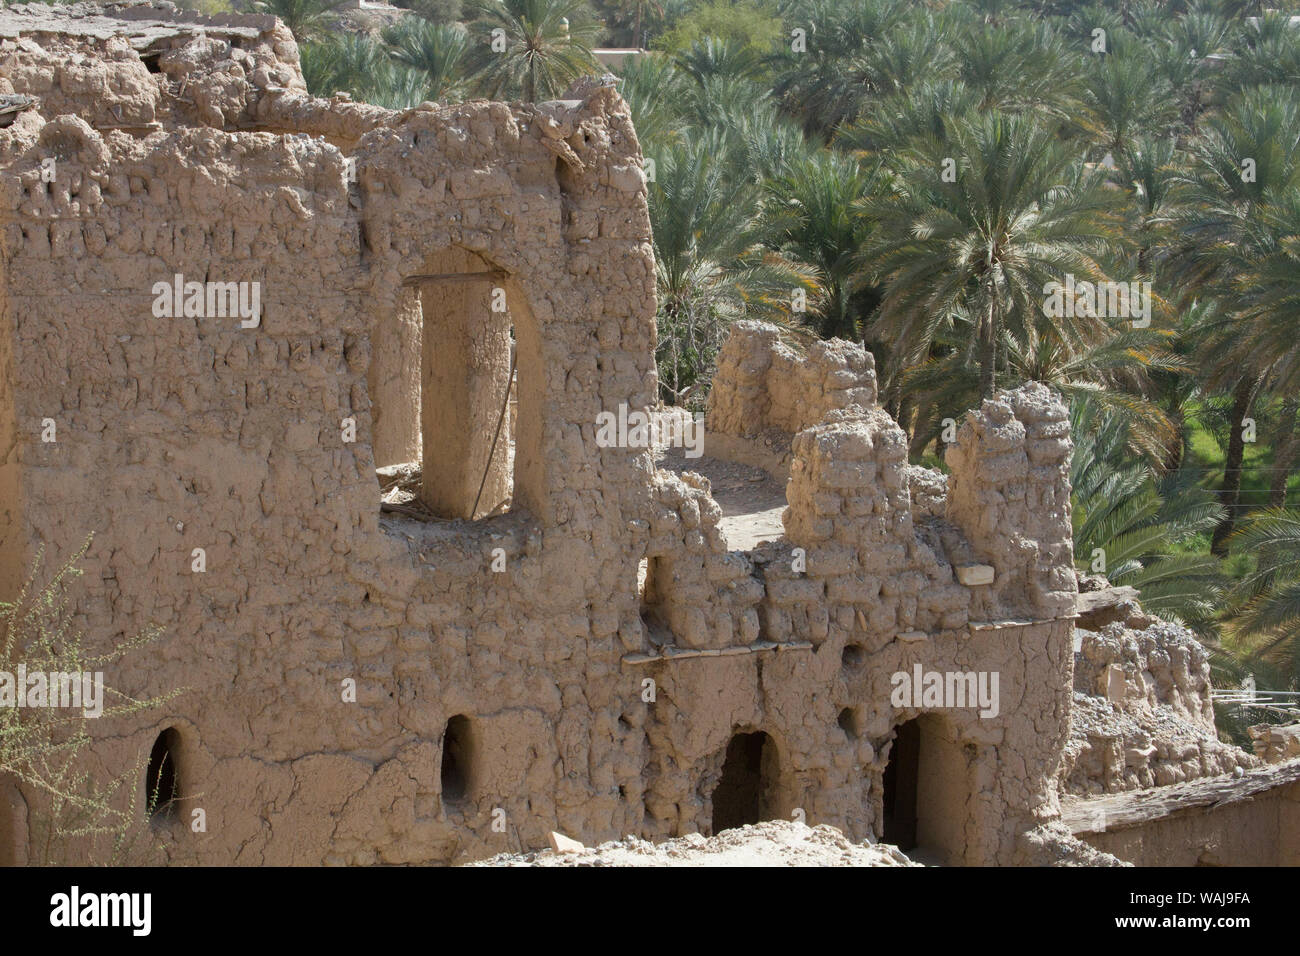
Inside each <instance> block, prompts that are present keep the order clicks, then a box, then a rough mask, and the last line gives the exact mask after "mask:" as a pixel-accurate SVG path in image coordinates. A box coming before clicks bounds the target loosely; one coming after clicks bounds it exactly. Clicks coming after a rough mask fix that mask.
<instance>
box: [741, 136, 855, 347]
mask: <svg viewBox="0 0 1300 956" xmlns="http://www.w3.org/2000/svg"><path fill="white" fill-rule="evenodd" d="M879 180H880V177H879V173H878V171H877V170H875V169H871V168H868V167H866V166H864V165H862V164H860V163H859V162H857V161H856V160H854V159H852V158H849V157H842V156H840V155H837V154H836V153H833V152H829V151H827V150H821V151H818V152H817V153H814V154H812V155H810V156H807V157H805V158H801V159H798V160H795V161H794V162H791V163H789V164H788V165H787V166H786V167H785V169H783V170H782V171H780V172H779V173H777V174H776V175H775V176H773V177H771V178H770V179H767V180H766V181H765V184H764V189H765V193H766V197H767V201H766V202H765V203H764V207H763V208H764V211H763V215H762V216H761V218H760V223H759V228H760V229H761V230H762V231H763V233H764V235H765V237H766V238H767V241H768V242H769V243H770V244H772V245H773V246H774V247H775V248H776V249H779V250H780V251H781V252H782V253H784V254H785V255H787V256H789V257H790V258H792V259H795V260H797V261H799V262H801V263H804V264H806V265H807V266H809V267H810V268H811V269H812V271H813V272H814V274H815V275H816V276H817V279H818V284H819V285H820V287H821V291H822V294H821V296H820V297H819V299H818V300H817V301H816V302H815V303H812V305H813V310H814V312H815V314H816V317H817V319H818V326H819V328H818V331H819V332H820V333H821V335H822V337H823V338H830V337H831V336H838V337H840V338H845V339H855V338H860V337H861V334H862V332H861V326H860V320H861V319H865V315H862V316H859V315H857V314H855V309H854V293H856V292H858V291H859V290H860V289H861V288H862V285H863V282H864V279H865V276H864V274H863V272H862V269H861V268H860V264H859V262H858V249H859V248H860V247H861V245H862V243H863V241H864V240H865V239H866V234H867V228H868V224H867V221H866V219H865V217H864V216H863V215H862V213H861V207H860V205H859V200H861V199H862V198H863V197H865V196H871V195H874V194H875V193H876V192H877V191H878V190H879V189H880V186H879Z"/></svg>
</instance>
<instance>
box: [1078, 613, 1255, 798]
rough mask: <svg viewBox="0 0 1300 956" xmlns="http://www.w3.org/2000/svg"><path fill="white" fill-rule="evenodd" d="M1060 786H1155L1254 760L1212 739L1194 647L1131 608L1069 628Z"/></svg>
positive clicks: (1202, 670)
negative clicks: (1097, 624) (1069, 698)
mask: <svg viewBox="0 0 1300 956" xmlns="http://www.w3.org/2000/svg"><path fill="white" fill-rule="evenodd" d="M1075 634H1076V639H1077V640H1078V642H1079V651H1078V653H1077V654H1076V655H1075V663H1074V705H1073V708H1072V711H1071V727H1070V741H1069V744H1068V745H1067V746H1066V752H1065V762H1064V764H1063V766H1062V785H1063V787H1064V789H1065V792H1067V793H1071V794H1088V795H1091V794H1097V793H1115V792H1120V791H1125V790H1136V789H1143V788H1147V787H1163V786H1168V785H1170V784H1174V783H1182V782H1183V781H1187V780H1195V779H1197V778H1200V777H1213V776H1217V775H1220V774H1225V773H1231V772H1233V771H1234V770H1237V769H1238V768H1241V769H1247V768H1251V767H1255V766H1258V765H1259V761H1258V760H1257V759H1256V758H1255V757H1253V756H1252V755H1250V754H1248V753H1247V752H1246V751H1244V750H1242V749H1240V748H1239V747H1236V746H1233V745H1232V744H1230V743H1226V742H1224V741H1220V740H1219V736H1218V731H1217V730H1216V729H1215V726H1214V705H1213V703H1212V702H1211V696H1210V691H1211V685H1210V662H1209V655H1208V654H1207V653H1206V650H1205V648H1204V647H1202V646H1201V644H1200V643H1199V642H1198V641H1197V640H1196V639H1195V638H1194V637H1193V636H1192V635H1191V633H1190V632H1188V631H1187V630H1186V628H1183V627H1181V626H1179V625H1177V624H1172V623H1169V622H1166V621H1160V620H1157V619H1154V618H1150V617H1148V616H1146V615H1145V614H1143V613H1142V612H1141V611H1140V610H1138V609H1137V608H1136V606H1133V607H1131V608H1129V609H1128V610H1127V612H1126V617H1125V618H1124V619H1123V620H1118V621H1111V622H1110V623H1108V624H1105V625H1104V626H1103V627H1102V628H1101V630H1100V631H1092V630H1087V629H1084V628H1079V629H1077V630H1076V632H1075Z"/></svg>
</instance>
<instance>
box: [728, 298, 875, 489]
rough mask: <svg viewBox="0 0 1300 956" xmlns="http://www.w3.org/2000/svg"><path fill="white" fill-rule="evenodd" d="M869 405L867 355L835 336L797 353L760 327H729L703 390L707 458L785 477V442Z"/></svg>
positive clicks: (770, 328) (871, 375) (772, 329)
mask: <svg viewBox="0 0 1300 956" xmlns="http://www.w3.org/2000/svg"><path fill="white" fill-rule="evenodd" d="M875 402H876V366H875V360H874V359H873V357H872V355H871V353H870V352H868V351H866V350H865V349H863V348H861V347H860V346H857V345H855V344H853V343H851V342H845V341H843V340H842V339H832V340H830V341H816V342H814V343H812V344H811V345H810V346H809V347H808V349H807V351H806V352H802V353H801V352H797V351H795V349H793V348H792V347H791V346H789V345H788V344H786V343H785V342H784V341H783V340H782V338H781V330H780V329H778V328H777V327H776V326H774V325H770V324H768V323H766V322H754V321H740V322H734V323H732V325H731V328H730V330H729V331H728V335H727V340H726V341H725V342H724V343H723V346H722V348H721V350H719V352H718V357H717V370H716V371H715V372H714V375H713V381H712V384H711V386H710V389H709V398H708V418H707V423H708V431H709V441H710V444H709V448H710V454H713V455H716V456H719V457H724V458H730V459H733V460H735V461H743V462H746V463H748V464H753V465H756V466H758V467H760V468H764V469H766V470H768V471H771V472H772V473H774V474H777V475H779V476H781V477H786V476H788V474H789V469H790V449H789V439H790V437H791V436H793V435H795V434H796V433H798V432H800V431H802V430H803V429H805V428H808V427H810V426H813V425H816V424H817V423H818V422H820V421H821V420H822V419H823V418H824V417H825V416H826V413H827V412H830V411H832V410H835V409H843V408H847V407H849V406H850V405H858V406H860V407H863V408H867V407H871V406H872V405H874V404H875Z"/></svg>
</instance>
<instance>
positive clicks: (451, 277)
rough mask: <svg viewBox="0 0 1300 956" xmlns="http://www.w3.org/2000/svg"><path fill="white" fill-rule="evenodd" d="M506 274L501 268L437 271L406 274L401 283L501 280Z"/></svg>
mask: <svg viewBox="0 0 1300 956" xmlns="http://www.w3.org/2000/svg"><path fill="white" fill-rule="evenodd" d="M506 278H507V275H506V273H505V272H504V271H502V270H501V269H490V270H488V271H487V272H438V273H434V274H431V275H413V276H407V277H406V278H405V279H403V280H402V285H420V284H421V283H423V282H503V281H504V280H505V279H506Z"/></svg>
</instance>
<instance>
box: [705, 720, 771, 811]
mask: <svg viewBox="0 0 1300 956" xmlns="http://www.w3.org/2000/svg"><path fill="white" fill-rule="evenodd" d="M779 773H780V760H779V758H778V756H777V752H776V743H775V742H774V741H773V740H772V738H771V737H769V736H768V735H767V734H765V733H763V732H762V731H761V730H759V731H755V732H753V733H738V734H735V735H733V736H732V738H731V741H730V742H729V743H728V744H727V755H726V757H725V758H724V760H723V762H722V779H721V780H719V781H718V786H717V787H716V788H715V789H714V791H713V832H714V833H715V834H716V833H721V832H722V831H723V830H730V829H732V828H734V827H739V826H744V825H745V824H747V823H758V822H760V821H762V820H771V819H773V818H775V817H777V816H779V811H778V809H777V781H778V777H779Z"/></svg>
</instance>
